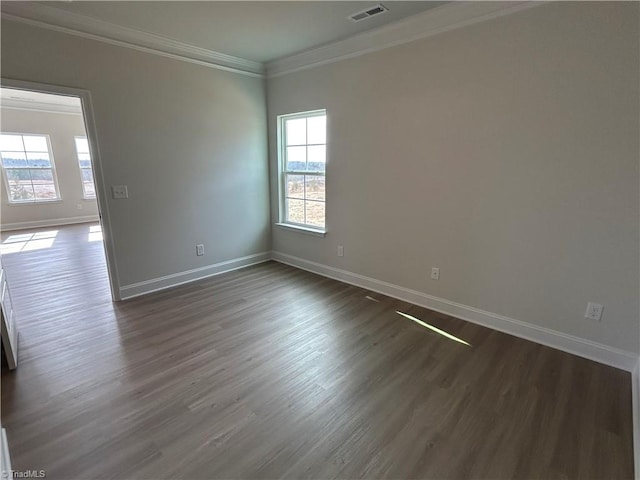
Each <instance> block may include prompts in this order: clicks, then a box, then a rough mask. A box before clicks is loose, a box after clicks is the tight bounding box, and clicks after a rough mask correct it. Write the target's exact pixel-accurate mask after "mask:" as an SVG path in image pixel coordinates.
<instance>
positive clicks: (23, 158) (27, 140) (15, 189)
mask: <svg viewBox="0 0 640 480" xmlns="http://www.w3.org/2000/svg"><path fill="white" fill-rule="evenodd" d="M0 156H1V157H2V170H3V171H4V177H5V181H6V185H7V194H8V196H9V202H11V203H36V202H50V201H53V200H59V199H60V194H59V191H58V182H57V181H56V174H55V166H54V164H53V155H52V154H51V148H50V145H49V137H48V136H47V135H29V134H18V133H16V134H5V133H3V134H0Z"/></svg>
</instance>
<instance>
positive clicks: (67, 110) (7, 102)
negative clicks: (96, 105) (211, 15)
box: [0, 98, 82, 115]
mask: <svg viewBox="0 0 640 480" xmlns="http://www.w3.org/2000/svg"><path fill="white" fill-rule="evenodd" d="M0 109H2V110H5V109H9V110H26V111H30V112H43V113H64V114H68V115H82V107H80V106H77V107H76V106H74V105H59V104H53V103H46V102H32V101H24V100H15V99H12V98H3V99H2V101H1V102H0Z"/></svg>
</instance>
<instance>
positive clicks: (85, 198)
mask: <svg viewBox="0 0 640 480" xmlns="http://www.w3.org/2000/svg"><path fill="white" fill-rule="evenodd" d="M95 199H96V197H82V200H85V201H90V200H95Z"/></svg>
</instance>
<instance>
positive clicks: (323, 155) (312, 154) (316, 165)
mask: <svg viewBox="0 0 640 480" xmlns="http://www.w3.org/2000/svg"><path fill="white" fill-rule="evenodd" d="M307 155H308V157H307V170H308V171H310V172H324V171H325V167H326V161H327V147H325V146H324V145H322V146H316V147H307Z"/></svg>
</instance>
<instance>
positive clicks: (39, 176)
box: [31, 168, 53, 183]
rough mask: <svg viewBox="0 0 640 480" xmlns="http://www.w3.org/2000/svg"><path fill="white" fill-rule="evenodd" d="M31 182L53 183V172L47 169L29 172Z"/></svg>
mask: <svg viewBox="0 0 640 480" xmlns="http://www.w3.org/2000/svg"><path fill="white" fill-rule="evenodd" d="M31 180H33V182H34V183H35V182H51V183H53V172H52V171H51V170H49V169H44V168H43V169H34V170H31Z"/></svg>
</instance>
